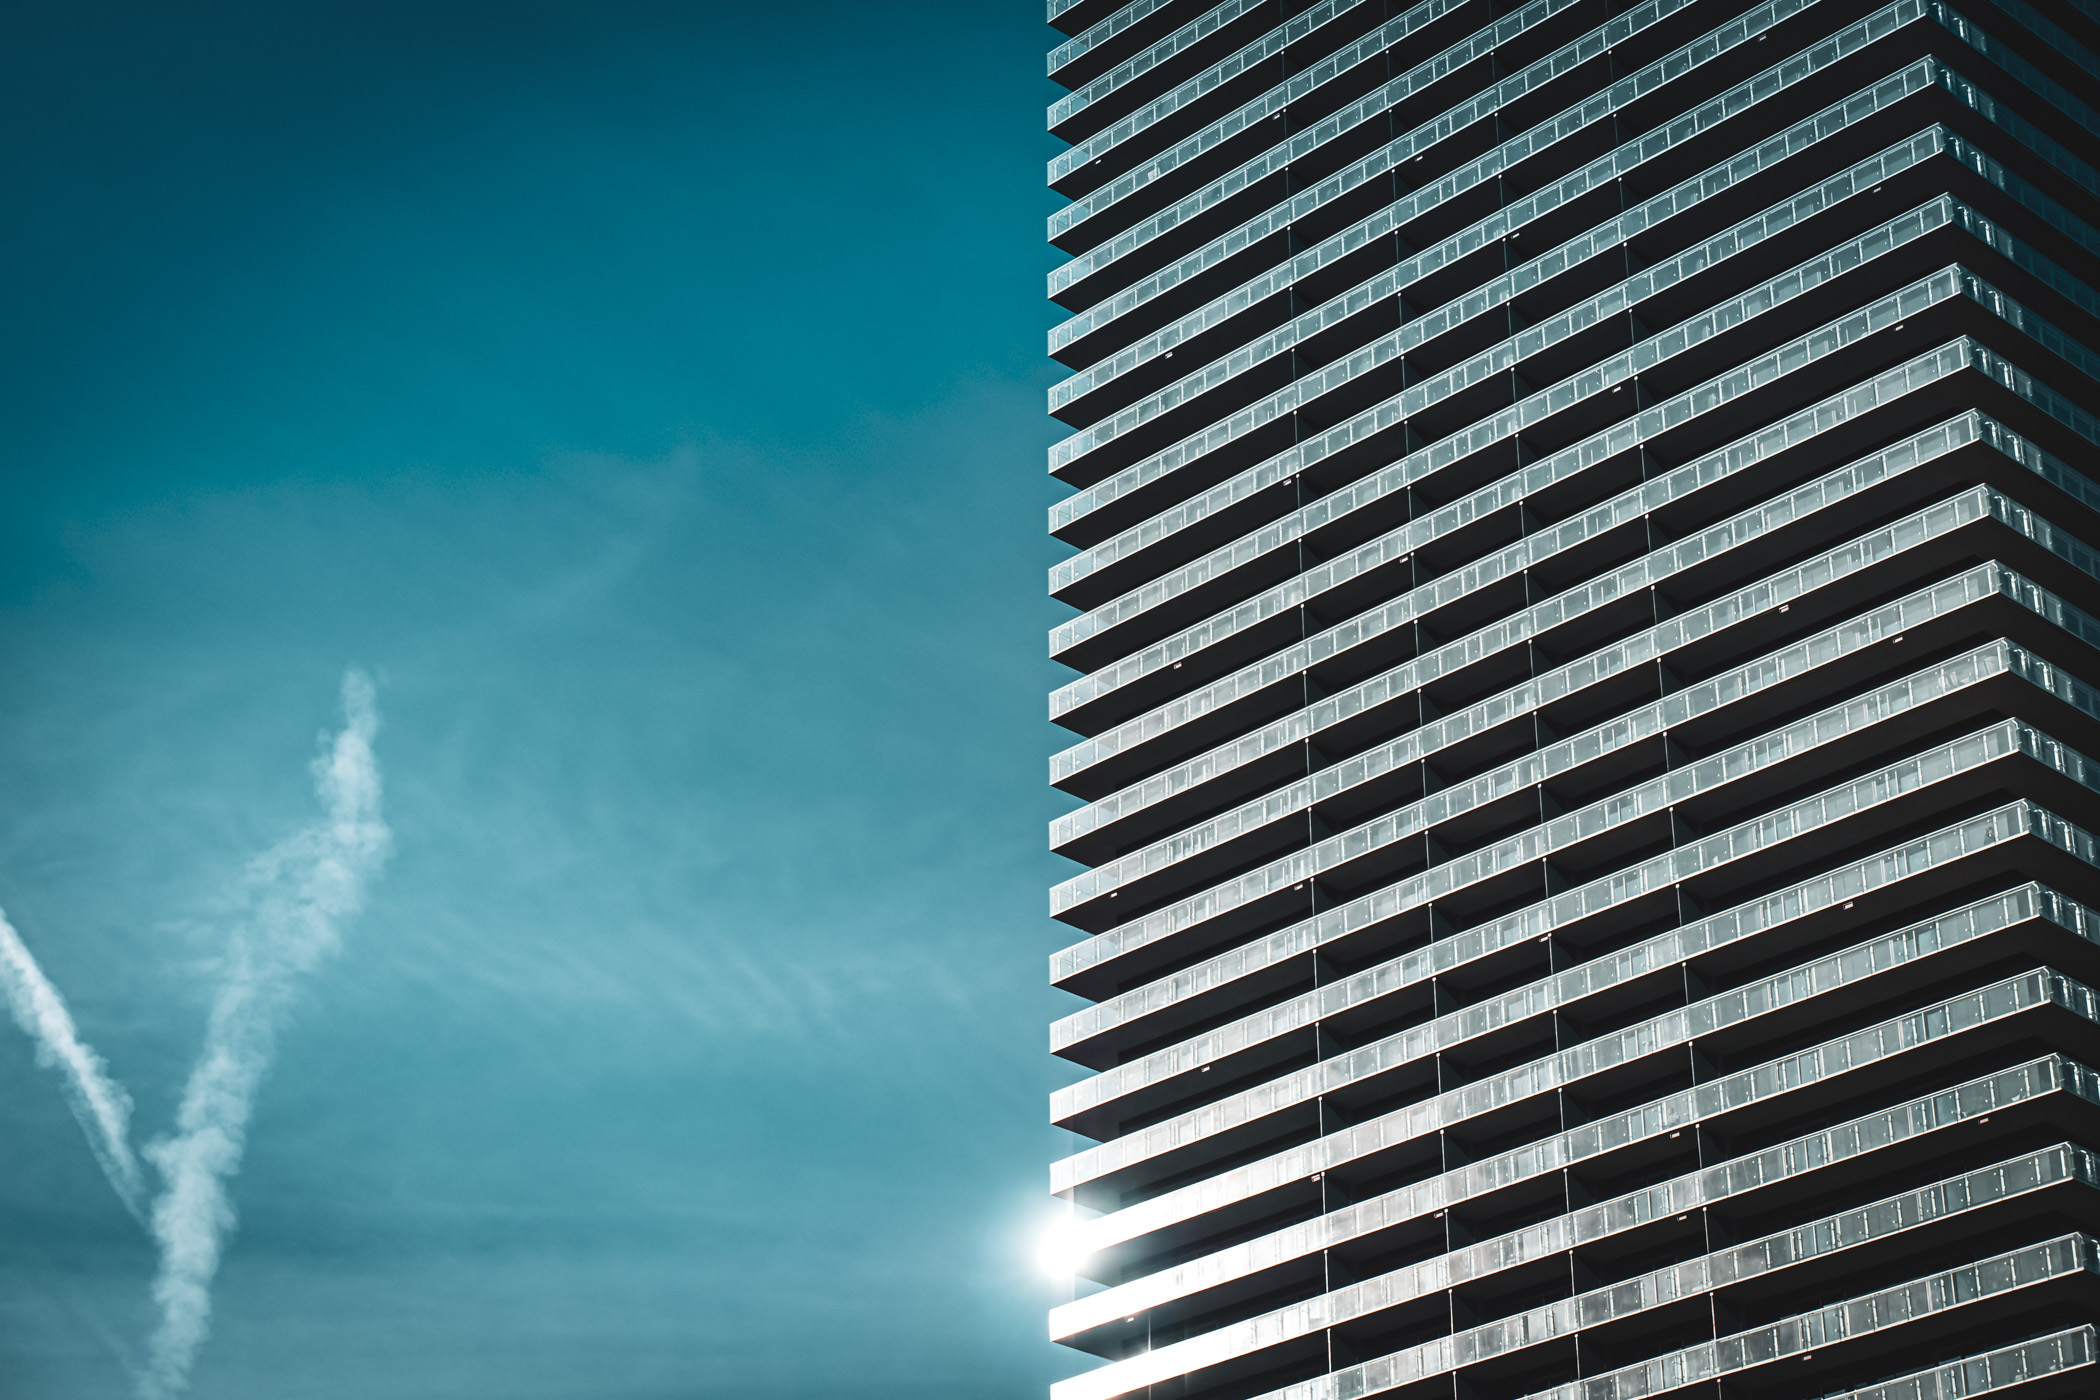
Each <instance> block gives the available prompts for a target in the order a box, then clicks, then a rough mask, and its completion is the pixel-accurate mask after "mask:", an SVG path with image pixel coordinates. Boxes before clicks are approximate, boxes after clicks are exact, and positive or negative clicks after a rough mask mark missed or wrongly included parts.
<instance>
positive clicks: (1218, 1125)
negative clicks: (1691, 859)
mask: <svg viewBox="0 0 2100 1400" xmlns="http://www.w3.org/2000/svg"><path fill="white" fill-rule="evenodd" d="M1963 745H1971V746H1973V747H1975V748H1976V749H1977V750H1978V751H1979V752H1992V756H1993V757H2002V756H2003V755H2004V754H2005V753H2008V752H2012V751H2014V750H2015V749H2016V748H2017V750H2018V751H2021V752H2028V753H2041V754H2043V755H2045V758H2044V761H2045V762H2047V760H2048V758H2049V757H2054V758H2055V759H2056V762H2055V763H2053V764H2051V765H2050V766H2051V767H2054V768H2056V769H2057V771H2059V772H2064V773H2065V774H2066V776H2068V777H2070V778H2071V779H2072V780H2073V781H2075V782H2081V783H2084V784H2086V785H2087V786H2089V787H2091V788H2093V790H2095V791H2096V792H2100V766H2096V765H2095V764H2093V762H2092V761H2091V760H2089V759H2087V758H2085V757H2084V756H2083V755H2082V754H2078V753H2076V752H2074V751H2071V750H2068V749H2065V748H2064V747H2063V746H2062V745H2061V744H2058V743H2056V741H2054V740H2051V739H2049V738H2048V736H2046V735H2044V734H2042V733H2041V731H2039V730H2036V729H2034V728H2032V727H2031V726H2021V725H2020V724H2019V723H2018V721H2004V722H2001V723H2000V724H1999V725H1994V726H1992V728H1991V729H1988V730H1985V731H1982V732H1981V733H1979V734H1977V735H1972V736H1968V737H1967V738H1965V739H1962V740H1957V741H1956V743H1955V744H1952V745H1948V746H1946V748H1945V749H1943V750H1940V751H1938V752H1937V753H1934V754H1928V755H1927V756H1926V758H1927V768H1926V770H1925V772H1923V773H1920V774H1918V775H1917V776H1915V777H1913V776H1911V773H1910V770H1908V769H1907V768H1905V767H1904V766H1903V765H1897V766H1896V767H1894V768H1891V769H1885V770H1883V774H1882V776H1883V779H1884V781H1886V782H1888V783H1891V784H1895V783H1901V782H1904V781H1915V782H1930V781H1932V778H1931V777H1929V776H1926V775H1925V774H1926V773H1929V772H1930V771H1931V761H1932V760H1933V759H1935V758H1937V759H1938V760H1939V761H1940V762H1941V763H1945V764H1952V763H1954V762H1958V761H1959V760H1958V759H1956V758H1955V757H1954V754H1955V752H1956V750H1958V749H1959V748H1960V747H1961V746H1963ZM2052 749H2053V750H2054V753H2051V752H2050V751H2051V750H2052ZM1599 805H1600V806H1604V805H1607V804H1599ZM1892 948H1897V949H1902V950H1907V951H1889V950H1883V949H1880V948H1878V947H1876V948H1875V950H1874V951H1873V952H1871V953H1867V954H1865V955H1863V956H1862V957H1860V958H1856V959H1847V960H1843V961H1842V964H1841V965H1840V963H1839V962H1837V961H1833V960H1831V959H1825V960H1824V961H1823V962H1821V963H1816V964H1810V965H1808V966H1807V967H1804V968H1800V969H1795V970H1792V971H1789V972H1786V973H1782V974H1781V975H1780V976H1779V977H1778V978H1776V979H1774V980H1773V981H1770V982H1767V983H1761V984H1752V985H1751V986H1749V987H1745V988H1740V989H1737V990H1735V991H1731V992H1727V993H1724V994H1723V995H1721V996H1718V997H1715V998H1712V999H1710V1000H1708V1001H1704V1002H1699V1003H1695V1004H1694V1005H1692V1006H1690V1007H1687V1008H1685V1009H1684V1010H1681V1011H1672V1012H1670V1013H1668V1014H1667V1015H1664V1016H1659V1017H1656V1018H1654V1019H1652V1020H1649V1021H1646V1022H1643V1023H1640V1024H1637V1025H1634V1026H1630V1027H1627V1028H1626V1029H1624V1030H1621V1031H1617V1032H1615V1033H1613V1034H1612V1035H1611V1036H1609V1037H1606V1038H1605V1039H1603V1040H1593V1041H1587V1042H1584V1043H1582V1044H1579V1045H1576V1046H1573V1047H1571V1048H1569V1049H1566V1050H1561V1051H1557V1052H1555V1053H1553V1054H1550V1055H1546V1056H1543V1057H1541V1058H1539V1059H1536V1060H1532V1061H1530V1062H1529V1063H1527V1064H1523V1065H1520V1066H1518V1067H1516V1068H1514V1069H1510V1070H1505V1071H1503V1072H1502V1073H1501V1074H1498V1075H1494V1076H1491V1077H1490V1078H1488V1079H1486V1080H1482V1081H1479V1082H1477V1083H1474V1084H1469V1085H1466V1086H1465V1087H1463V1088H1460V1089H1454V1090H1451V1091H1450V1092H1449V1093H1447V1094H1444V1095H1442V1096H1440V1099H1432V1100H1430V1101H1429V1102H1431V1103H1437V1104H1440V1106H1438V1107H1435V1108H1431V1109H1428V1110H1426V1111H1425V1113H1424V1114H1423V1115H1421V1116H1422V1119H1423V1121H1427V1120H1430V1119H1433V1120H1435V1121H1436V1123H1437V1125H1438V1126H1440V1127H1441V1126H1447V1125H1449V1124H1451V1123H1453V1122H1457V1121H1459V1117H1458V1114H1457V1113H1456V1110H1457V1108H1458V1106H1459V1105H1460V1104H1462V1103H1466V1104H1476V1105H1478V1106H1479V1107H1477V1108H1476V1109H1475V1110H1474V1111H1476V1112H1478V1111H1483V1110H1484V1109H1485V1108H1486V1107H1487V1106H1489V1105H1502V1104H1508V1103H1513V1102H1516V1101H1518V1100H1522V1099H1528V1098H1532V1097H1535V1096H1537V1095H1540V1094H1549V1093H1552V1092H1553V1091H1554V1090H1556V1089H1567V1088H1572V1087H1573V1086H1575V1085H1577V1084H1580V1083H1581V1082H1583V1081H1584V1080H1587V1079H1590V1078H1592V1077H1594V1076H1596V1075H1599V1074H1603V1073H1605V1072H1607V1071H1609V1070H1611V1069H1614V1068H1617V1067H1619V1066H1622V1065H1624V1064H1626V1063H1628V1062H1629V1061H1633V1060H1640V1059H1646V1058H1648V1057H1649V1056H1651V1055H1654V1054H1657V1053H1658V1052H1660V1051H1662V1050H1665V1049H1670V1048H1674V1047H1679V1046H1683V1045H1687V1044H1690V1043H1691V1042H1693V1041H1695V1040H1697V1039H1699V1038H1701V1037H1703V1036H1708V1035H1711V1034H1713V1033H1714V1032H1715V1031H1717V1030H1720V1029H1722V1028H1723V1027H1725V1026H1730V1025H1736V1024H1739V1023H1741V1022H1743V1021H1745V1020H1747V1019H1750V1018H1752V1017H1754V1016H1760V1015H1765V1014H1769V1013H1770V1012H1772V1011H1775V1010H1778V1009H1779V1008H1781V1007H1783V1006H1786V1005H1789V1004H1791V1003H1793V1002H1794V1001H1797V1000H1800V999H1803V998H1806V997H1810V996H1817V995H1821V994H1822V993H1824V992H1826V991H1828V990H1829V989H1831V988H1832V987H1835V986H1839V985H1842V984H1844V983H1846V982H1848V981H1853V980H1857V979H1858V978H1860V977H1864V976H1872V975H1875V974H1878V973H1880V972H1882V971H1884V970H1886V968H1887V967H1888V966H1889V965H1892V960H1893V961H1902V960H1904V959H1906V958H1908V957H1915V956H1916V955H1917V949H1916V946H1915V944H1914V942H1912V941H1911V940H1908V939H1900V938H1899V939H1898V940H1897V943H1896V944H1894V945H1892ZM1850 951H1853V952H1863V950H1858V949H1855V950H1850ZM1439 1019H1441V1018H1439ZM1463 1026H1464V1022H1463V1020H1454V1021H1453V1022H1452V1023H1451V1024H1449V1025H1446V1026H1439V1025H1438V1023H1437V1022H1435V1021H1432V1022H1428V1023H1426V1024H1424V1025H1420V1026H1415V1027H1412V1028H1410V1029H1408V1030H1405V1031H1401V1032H1399V1033H1397V1034H1394V1035H1390V1036H1387V1037H1385V1038H1383V1039H1381V1040H1375V1041H1372V1042H1371V1043H1370V1044H1368V1045H1364V1046H1361V1047H1359V1048H1357V1049H1354V1050H1349V1051H1344V1052H1343V1053H1341V1054H1338V1055H1335V1056H1332V1057H1330V1058H1328V1059H1324V1060H1320V1061H1317V1062H1315V1063H1314V1064H1312V1065H1309V1066H1307V1067H1306V1068H1304V1069H1301V1070H1297V1071H1294V1072H1292V1073H1289V1074H1284V1075H1279V1076H1278V1077H1276V1078H1274V1079H1271V1080H1269V1081H1267V1082H1266V1083H1263V1084H1259V1085H1256V1086H1255V1087H1253V1088H1251V1089H1244V1090H1241V1091H1240V1092H1239V1093H1236V1094H1231V1095H1227V1096H1226V1097H1224V1098H1220V1099H1214V1100H1212V1101H1211V1102H1209V1103H1206V1104H1203V1105H1202V1106H1201V1107H1199V1108H1194V1109H1191V1110H1189V1111H1187V1112H1186V1113H1182V1114H1178V1115H1176V1116H1175V1117H1172V1118H1168V1119H1165V1120H1163V1121H1161V1122H1158V1123H1154V1124H1150V1125H1148V1126H1146V1127H1144V1128H1140V1129H1138V1130H1136V1131H1134V1132H1131V1133H1127V1134H1125V1135H1123V1136H1122V1137H1118V1138H1115V1139H1113V1140H1111V1141H1109V1142H1105V1143H1102V1144H1100V1145H1099V1146H1097V1147H1090V1148H1087V1149H1086V1150H1084V1151H1081V1152H1075V1153H1073V1154H1072V1155H1070V1156H1068V1157H1065V1158H1063V1159H1061V1160H1060V1161H1059V1162H1057V1163H1056V1164H1055V1165H1054V1166H1053V1167H1052V1168H1051V1180H1052V1181H1053V1182H1055V1183H1057V1189H1060V1190H1062V1189H1065V1188H1067V1187H1070V1186H1073V1185H1077V1184H1078V1183H1080V1182H1084V1181H1089V1180H1093V1179H1095V1178H1097V1177H1101V1176H1106V1175H1109V1174H1111V1173H1113V1172H1117V1171H1121V1170H1125V1169H1127V1168H1129V1167H1131V1166H1134V1165H1136V1164H1137V1163H1139V1162H1143V1161H1147V1160H1150V1159H1152V1158H1155V1157H1160V1156H1163V1155H1165V1154H1168V1153H1171V1152H1178V1151H1183V1150H1185V1149H1187V1148H1189V1147H1191V1146H1192V1145H1194V1144H1197V1143H1201V1142H1205V1141H1207V1140H1209V1139H1212V1138H1214V1137H1216V1136H1217V1135H1219V1134H1221V1133H1227V1132H1231V1131H1233V1130H1235V1129H1238V1128H1242V1127H1245V1126H1246V1125H1247V1124H1249V1123H1252V1122H1255V1121H1258V1120H1260V1119H1262V1118H1267V1117H1270V1116H1272V1115H1274V1114H1277V1113H1281V1112H1284V1111H1286V1110H1288V1109H1291V1108H1294V1107H1297V1106H1299V1105H1302V1104H1310V1103H1312V1102H1314V1101H1315V1100H1316V1099H1318V1098H1320V1097H1321V1096H1322V1095H1325V1094H1333V1093H1338V1092H1340V1091H1342V1090H1344V1089H1347V1088H1349V1087H1350V1086H1352V1085H1355V1084H1359V1083H1362V1082H1363V1081H1365V1080H1368V1079H1374V1078H1378V1077H1381V1076H1384V1075H1387V1074H1391V1073H1392V1072H1394V1071H1396V1070H1399V1069H1401V1068H1402V1067H1404V1066H1406V1065H1409V1064H1412V1063H1414V1062H1416V1061H1418V1060H1420V1059H1422V1058H1424V1057H1425V1056H1428V1055H1433V1054H1435V1053H1437V1051H1438V1049H1439V1048H1442V1041H1443V1039H1444V1037H1446V1036H1450V1035H1454V1034H1455V1033H1456V1032H1458V1031H1459V1030H1460V1029H1462V1028H1463ZM1427 1131H1434V1129H1428V1130H1427Z"/></svg>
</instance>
